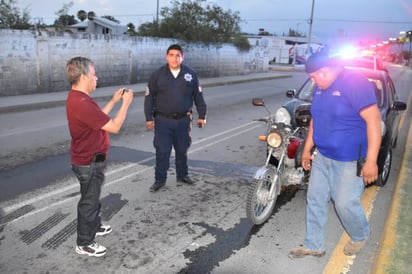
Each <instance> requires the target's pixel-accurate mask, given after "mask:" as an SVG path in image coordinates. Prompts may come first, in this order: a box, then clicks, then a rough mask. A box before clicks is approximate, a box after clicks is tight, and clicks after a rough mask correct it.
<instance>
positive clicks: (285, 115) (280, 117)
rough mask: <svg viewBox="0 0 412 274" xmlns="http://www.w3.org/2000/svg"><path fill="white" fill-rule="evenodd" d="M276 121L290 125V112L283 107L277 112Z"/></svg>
mask: <svg viewBox="0 0 412 274" xmlns="http://www.w3.org/2000/svg"><path fill="white" fill-rule="evenodd" d="M275 121H276V122H278V123H284V124H286V125H290V114H289V111H287V109H286V108H284V107H281V108H279V109H278V110H277V111H276V113H275Z"/></svg>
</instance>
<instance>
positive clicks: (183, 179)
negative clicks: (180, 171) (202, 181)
mask: <svg viewBox="0 0 412 274" xmlns="http://www.w3.org/2000/svg"><path fill="white" fill-rule="evenodd" d="M177 181H178V182H181V183H185V184H188V185H193V184H194V183H195V181H193V180H192V179H190V177H189V176H185V177H181V178H177Z"/></svg>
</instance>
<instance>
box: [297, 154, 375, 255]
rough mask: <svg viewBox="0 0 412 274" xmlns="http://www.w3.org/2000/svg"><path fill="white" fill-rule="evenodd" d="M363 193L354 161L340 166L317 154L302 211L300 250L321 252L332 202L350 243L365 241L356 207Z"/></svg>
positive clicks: (362, 218)
mask: <svg viewBox="0 0 412 274" xmlns="http://www.w3.org/2000/svg"><path fill="white" fill-rule="evenodd" d="M364 190H365V186H364V184H363V180H362V178H361V177H358V176H356V161H349V162H342V161H336V160H332V159H329V158H326V157H325V156H323V155H322V154H320V153H319V151H318V153H317V155H316V157H315V159H314V161H313V163H312V169H311V173H310V179H309V186H308V192H307V198H306V201H307V207H306V238H305V241H304V246H305V247H306V248H308V249H311V250H317V251H324V250H325V245H326V244H325V243H326V226H327V222H328V209H329V201H330V200H332V201H333V202H334V206H335V210H336V213H337V215H338V218H339V220H340V222H341V224H342V225H343V228H344V229H345V230H346V232H347V233H348V235H349V236H350V238H351V239H352V240H353V241H354V242H358V241H363V240H365V239H366V238H368V237H369V234H370V228H369V224H368V221H367V219H366V215H365V212H364V210H363V208H362V205H361V203H360V200H361V196H362V194H363V192H364Z"/></svg>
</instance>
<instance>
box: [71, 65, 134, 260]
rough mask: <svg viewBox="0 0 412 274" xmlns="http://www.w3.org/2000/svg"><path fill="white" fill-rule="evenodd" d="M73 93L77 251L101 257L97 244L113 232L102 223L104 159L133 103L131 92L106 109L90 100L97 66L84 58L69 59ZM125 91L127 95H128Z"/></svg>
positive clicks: (102, 249) (122, 92) (118, 94)
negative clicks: (77, 188)
mask: <svg viewBox="0 0 412 274" xmlns="http://www.w3.org/2000/svg"><path fill="white" fill-rule="evenodd" d="M66 75H67V79H68V80H69V82H70V84H71V90H70V92H69V95H68V97H67V101H66V114H67V120H68V125H69V130H70V135H71V138H72V140H71V148H70V156H71V163H72V170H73V172H74V174H75V175H76V177H77V179H78V180H79V182H80V200H79V203H78V205H77V245H76V252H77V253H78V254H85V255H88V256H95V257H100V256H103V255H104V254H106V252H107V249H106V248H105V247H104V246H102V245H100V244H98V243H96V242H95V241H94V238H95V236H96V235H97V236H103V235H106V234H108V233H110V232H111V231H112V228H111V227H110V226H109V225H104V224H102V223H101V219H100V192H101V186H102V184H103V181H104V168H105V160H106V158H107V154H108V151H109V147H110V139H109V133H114V134H117V133H118V132H119V131H120V128H121V127H122V125H123V123H124V121H125V118H126V114H127V110H128V108H129V106H130V104H131V103H132V101H133V91H132V90H128V91H126V90H124V89H119V90H117V91H116V92H115V93H114V95H113V97H112V99H111V100H110V101H109V102H108V103H107V104H106V105H105V106H104V107H103V108H100V107H99V105H98V104H97V103H96V102H95V101H94V100H93V99H92V98H91V97H90V94H91V93H92V92H93V91H95V90H96V83H97V79H98V78H97V76H96V72H95V68H94V63H93V62H92V61H91V60H90V59H88V58H85V57H75V58H72V59H70V60H69V61H68V62H67V65H66ZM125 91H126V92H125ZM120 100H122V104H121V106H120V109H119V111H118V112H117V114H116V116H115V117H114V118H113V119H111V118H110V117H109V116H108V115H109V113H110V111H111V110H112V109H113V107H114V105H115V104H116V103H117V102H119V101H120Z"/></svg>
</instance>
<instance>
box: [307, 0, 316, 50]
mask: <svg viewBox="0 0 412 274" xmlns="http://www.w3.org/2000/svg"><path fill="white" fill-rule="evenodd" d="M314 9H315V0H312V10H311V12H310V19H309V21H308V23H309V34H308V52H310V43H311V39H312V24H313V11H314Z"/></svg>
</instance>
